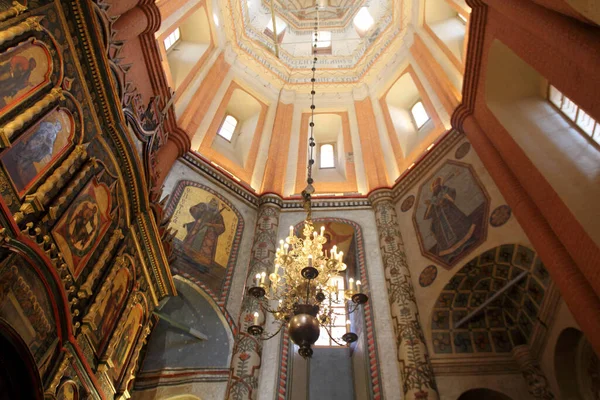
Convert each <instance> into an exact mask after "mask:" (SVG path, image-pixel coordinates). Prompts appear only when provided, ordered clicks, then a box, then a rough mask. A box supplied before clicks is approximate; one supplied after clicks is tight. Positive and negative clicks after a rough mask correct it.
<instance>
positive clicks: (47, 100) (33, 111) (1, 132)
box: [0, 33, 65, 148]
mask: <svg viewBox="0 0 600 400" xmlns="http://www.w3.org/2000/svg"><path fill="white" fill-rule="evenodd" d="M0 34H1V33H0ZM64 99H65V96H64V95H63V92H62V89H61V88H54V89H52V90H51V91H50V93H48V94H47V95H45V96H44V97H43V98H42V99H41V100H40V101H38V102H37V103H35V104H34V105H32V106H31V107H29V108H28V109H27V110H25V111H24V112H22V113H20V114H19V115H17V116H16V117H15V119H13V120H12V121H10V122H8V123H7V124H6V125H4V126H3V127H2V128H0V148H5V147H9V146H10V145H11V140H12V138H13V136H14V135H15V133H16V132H17V131H18V130H19V129H21V128H22V127H23V126H24V125H25V124H27V123H28V122H29V121H31V120H33V119H34V118H35V117H36V116H37V115H39V114H40V113H41V112H42V111H44V110H45V109H46V108H47V107H48V106H50V105H51V104H53V103H55V102H57V101H59V100H64Z"/></svg>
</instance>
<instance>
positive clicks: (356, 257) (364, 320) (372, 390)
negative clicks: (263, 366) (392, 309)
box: [277, 218, 381, 399]
mask: <svg viewBox="0 0 600 400" xmlns="http://www.w3.org/2000/svg"><path fill="white" fill-rule="evenodd" d="M313 223H314V225H315V227H317V228H318V227H320V226H322V225H323V226H325V230H326V231H327V233H328V234H329V235H330V237H328V238H327V239H328V240H330V242H328V243H326V244H325V246H324V248H325V249H326V250H328V249H331V247H333V245H337V246H338V251H340V250H341V251H343V252H344V261H345V263H346V265H347V266H348V268H347V269H346V280H347V279H348V278H350V277H353V278H354V279H357V280H358V279H359V280H361V281H362V284H363V290H364V291H365V292H369V290H371V289H369V276H368V273H367V265H366V264H367V260H366V257H365V245H364V241H363V234H362V228H361V226H360V225H359V224H357V223H356V222H354V221H351V220H347V219H344V218H314V219H313ZM302 227H303V223H299V224H297V225H296V226H295V231H296V235H300V234H301V231H302ZM363 309H364V312H361V311H360V309H359V312H355V313H352V314H350V320H351V323H352V330H353V331H354V332H355V333H356V334H357V335H358V336H359V340H358V341H357V342H355V343H354V344H352V345H351V346H352V350H353V354H354V356H355V357H356V356H357V354H360V355H361V357H363V358H364V360H362V361H364V366H365V369H364V371H359V369H358V368H357V364H354V363H353V367H352V368H354V369H353V371H354V375H355V376H353V377H352V378H351V381H356V382H362V386H364V387H360V388H355V393H356V397H357V398H359V397H360V396H368V397H367V398H371V399H379V398H381V391H380V388H381V380H380V378H379V377H380V371H379V358H378V356H377V343H376V341H375V339H374V338H375V321H374V319H375V316H374V312H373V307H372V305H371V304H370V303H367V304H365V305H364V306H363ZM280 348H281V354H280V357H279V371H280V372H279V377H278V380H277V392H278V393H279V397H278V398H291V397H290V396H291V393H296V391H299V392H300V393H304V390H308V389H307V386H306V382H296V383H294V382H293V377H292V373H291V371H292V370H293V363H294V355H295V351H296V349H297V348H296V347H295V345H294V344H293V343H292V342H291V339H290V338H289V335H288V333H287V330H284V331H283V333H282V335H281V341H280ZM340 350H342V351H343V350H344V349H343V348H342V349H340ZM323 353H325V352H323ZM318 355H319V348H318V347H315V355H314V356H313V357H317V356H318ZM322 356H324V355H322ZM359 364H360V363H359ZM357 375H361V376H357ZM294 384H295V385H297V386H294ZM363 392H364V393H363ZM307 393H308V392H307Z"/></svg>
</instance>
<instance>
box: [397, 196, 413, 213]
mask: <svg viewBox="0 0 600 400" xmlns="http://www.w3.org/2000/svg"><path fill="white" fill-rule="evenodd" d="M414 204H415V196H413V195H412V194H411V195H410V196H408V197H407V198H405V199H404V201H403V202H402V205H400V210H401V211H402V212H407V211H408V210H410V209H411V208H412V206H413V205H414Z"/></svg>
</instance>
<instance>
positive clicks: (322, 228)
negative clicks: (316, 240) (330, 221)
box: [321, 225, 325, 236]
mask: <svg viewBox="0 0 600 400" xmlns="http://www.w3.org/2000/svg"><path fill="white" fill-rule="evenodd" d="M324 233H325V225H323V226H322V227H321V236H323V234H324Z"/></svg>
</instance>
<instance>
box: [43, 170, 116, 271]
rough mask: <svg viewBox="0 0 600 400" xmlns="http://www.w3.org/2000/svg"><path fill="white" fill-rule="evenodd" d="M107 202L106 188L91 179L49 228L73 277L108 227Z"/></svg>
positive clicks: (108, 201) (109, 202)
mask: <svg viewBox="0 0 600 400" xmlns="http://www.w3.org/2000/svg"><path fill="white" fill-rule="evenodd" d="M110 204H111V194H110V190H109V189H108V187H107V186H106V185H105V184H103V183H99V182H98V181H97V179H96V178H93V179H92V180H91V181H90V183H88V184H87V186H86V187H85V188H84V189H83V190H82V191H81V192H80V193H79V195H78V196H77V198H76V199H75V200H74V201H73V204H72V205H71V207H70V208H69V210H67V211H66V212H65V213H64V214H63V216H62V217H61V218H60V220H59V221H58V223H57V224H56V226H55V227H54V229H53V230H52V233H53V235H54V239H55V240H56V243H57V244H58V247H59V249H60V251H61V253H62V255H63V257H64V258H65V262H66V263H67V265H68V266H69V268H70V270H71V272H72V273H73V275H74V278H75V279H77V278H78V277H79V274H80V273H81V271H82V270H83V267H84V266H85V264H86V262H87V260H88V259H89V257H90V256H91V255H92V253H93V251H94V249H95V248H96V246H98V243H99V242H100V240H101V239H102V237H103V236H104V234H105V233H106V231H107V230H108V227H109V226H110V221H111V216H110Z"/></svg>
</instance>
